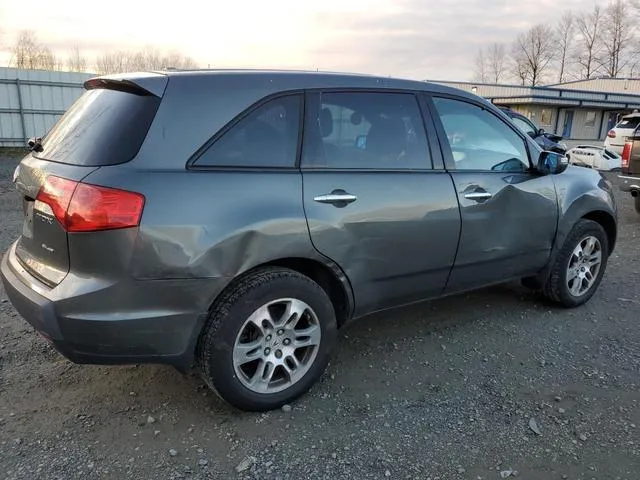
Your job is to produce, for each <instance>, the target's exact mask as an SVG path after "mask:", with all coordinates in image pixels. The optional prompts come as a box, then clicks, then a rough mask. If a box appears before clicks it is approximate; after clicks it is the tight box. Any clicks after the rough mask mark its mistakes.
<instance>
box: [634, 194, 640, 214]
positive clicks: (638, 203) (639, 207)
mask: <svg viewBox="0 0 640 480" xmlns="http://www.w3.org/2000/svg"><path fill="white" fill-rule="evenodd" d="M633 204H634V206H635V207H636V212H637V213H640V197H633Z"/></svg>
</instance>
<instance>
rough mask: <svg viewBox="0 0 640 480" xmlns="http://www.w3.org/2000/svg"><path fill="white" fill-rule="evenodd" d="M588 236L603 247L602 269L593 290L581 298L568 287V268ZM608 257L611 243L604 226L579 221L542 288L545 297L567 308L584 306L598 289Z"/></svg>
mask: <svg viewBox="0 0 640 480" xmlns="http://www.w3.org/2000/svg"><path fill="white" fill-rule="evenodd" d="M588 236H593V237H595V238H597V239H598V241H599V242H600V245H601V247H602V258H601V264H600V269H599V270H598V274H597V276H596V278H595V281H594V283H593V284H592V285H591V288H589V290H587V291H586V292H585V293H584V294H582V295H581V296H574V295H572V294H571V292H570V291H569V286H568V285H567V268H568V266H569V261H570V260H571V255H572V253H573V250H574V249H575V248H576V246H577V245H578V244H579V243H580V242H582V240H583V239H585V238H586V237H588ZM608 256H609V242H608V237H607V234H606V232H605V231H604V228H602V225H600V224H599V223H597V222H594V221H591V220H585V219H582V220H579V221H578V222H577V223H576V224H575V225H574V227H573V228H572V229H571V232H569V235H567V238H566V239H565V241H564V244H563V245H562V248H561V249H560V251H559V252H558V254H557V256H556V258H555V263H554V265H553V267H552V268H551V273H550V274H549V277H548V278H547V281H546V282H545V284H544V285H543V287H542V293H543V295H544V296H545V297H546V298H548V299H549V300H551V301H553V302H554V303H558V304H560V305H562V306H563V307H566V308H573V307H577V306H579V305H582V304H584V303H585V302H587V301H588V300H589V299H590V298H591V297H592V296H593V294H594V293H595V292H596V290H597V289H598V286H599V285H600V282H601V281H602V277H603V275H604V272H605V270H606V267H607V260H608Z"/></svg>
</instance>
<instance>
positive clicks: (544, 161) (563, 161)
mask: <svg viewBox="0 0 640 480" xmlns="http://www.w3.org/2000/svg"><path fill="white" fill-rule="evenodd" d="M568 165H569V160H568V159H567V157H566V156H565V155H564V154H561V153H556V152H548V151H544V152H542V153H541V154H540V157H539V158H538V171H539V172H540V173H544V174H552V175H553V174H556V173H562V172H564V171H565V170H566V169H567V166H568Z"/></svg>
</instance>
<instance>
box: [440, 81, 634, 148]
mask: <svg viewBox="0 0 640 480" xmlns="http://www.w3.org/2000/svg"><path fill="white" fill-rule="evenodd" d="M429 81H430V82H433V83H439V84H443V85H449V86H451V87H455V88H459V89H461V90H466V91H468V92H472V93H475V94H477V95H480V96H482V97H485V98H487V99H488V100H491V101H492V102H493V103H494V104H496V105H499V106H504V107H509V108H511V109H513V110H515V111H517V112H519V113H522V114H524V115H526V116H527V117H529V118H530V119H531V120H532V121H533V122H534V123H535V124H537V125H538V126H539V127H541V128H544V129H545V130H547V131H549V132H552V133H556V134H558V135H562V136H563V137H564V139H565V140H566V141H567V143H568V144H569V145H570V146H571V145H572V144H575V143H594V144H601V143H602V142H603V141H604V138H605V137H606V135H607V132H608V131H609V130H610V129H611V128H613V127H614V126H615V124H616V123H617V121H618V119H619V118H620V117H621V116H622V115H624V114H627V113H631V112H633V111H634V110H640V79H633V78H631V79H627V78H594V79H589V80H579V81H576V82H568V83H562V84H557V85H548V86H541V87H525V86H516V85H492V84H482V83H472V82H442V81H432V80H429Z"/></svg>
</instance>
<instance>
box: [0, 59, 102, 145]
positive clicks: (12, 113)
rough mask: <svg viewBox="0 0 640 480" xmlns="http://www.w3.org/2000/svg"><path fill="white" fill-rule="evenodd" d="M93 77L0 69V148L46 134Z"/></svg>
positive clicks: (22, 143)
mask: <svg viewBox="0 0 640 480" xmlns="http://www.w3.org/2000/svg"><path fill="white" fill-rule="evenodd" d="M93 76H94V75H92V74H86V73H74V72H48V71H43V70H20V69H16V68H0V147H23V146H25V143H26V141H27V139H28V138H30V137H41V136H43V135H44V134H45V133H47V132H48V131H49V129H50V128H51V127H52V126H53V124H54V123H55V122H56V121H57V120H58V119H59V118H60V117H61V116H62V114H64V112H65V111H66V110H67V109H68V108H69V107H70V106H71V105H72V104H73V102H75V101H76V99H77V98H78V97H79V96H80V95H81V94H82V91H83V89H82V84H83V83H84V81H85V80H87V79H88V78H91V77H93Z"/></svg>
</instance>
